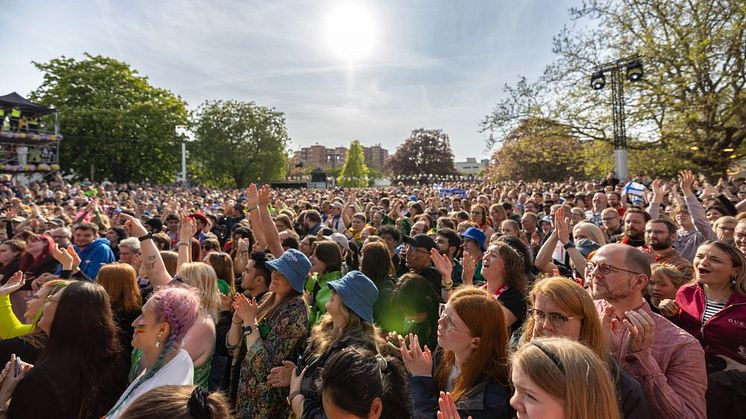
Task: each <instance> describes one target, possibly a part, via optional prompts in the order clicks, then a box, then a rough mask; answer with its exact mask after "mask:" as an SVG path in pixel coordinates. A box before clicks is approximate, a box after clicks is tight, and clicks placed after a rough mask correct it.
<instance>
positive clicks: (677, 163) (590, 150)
mask: <svg viewBox="0 0 746 419" xmlns="http://www.w3.org/2000/svg"><path fill="white" fill-rule="evenodd" d="M629 146H630V148H629V150H628V154H627V160H628V162H629V174H630V176H631V177H635V176H642V175H655V176H661V177H676V174H677V173H678V172H679V171H681V170H684V169H687V168H690V167H693V163H692V162H691V161H689V160H686V159H684V158H681V157H680V156H682V155H683V150H677V149H676V148H674V149H673V150H671V149H670V148H663V147H660V148H656V147H648V146H647V144H639V143H637V142H632V143H630V144H629ZM678 148H681V147H678ZM613 156H614V147H613V146H612V145H611V144H609V143H608V142H604V141H586V142H583V148H582V158H583V162H584V164H583V172H584V174H585V177H587V178H590V179H601V178H603V177H604V176H606V174H607V173H609V171H611V170H613V169H614V157H613ZM652 162H654V164H651V163H652Z"/></svg>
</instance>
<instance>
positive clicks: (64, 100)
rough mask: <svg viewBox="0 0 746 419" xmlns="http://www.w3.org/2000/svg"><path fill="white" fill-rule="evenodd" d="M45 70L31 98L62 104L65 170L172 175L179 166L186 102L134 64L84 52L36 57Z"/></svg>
mask: <svg viewBox="0 0 746 419" xmlns="http://www.w3.org/2000/svg"><path fill="white" fill-rule="evenodd" d="M34 65H35V66H36V68H38V69H39V70H40V71H42V72H43V73H44V79H43V82H42V84H41V86H39V88H38V89H37V90H36V91H34V92H32V95H31V97H32V100H34V101H37V102H39V103H42V104H44V105H47V106H53V107H55V108H57V110H58V111H59V118H60V125H61V127H62V134H63V135H64V140H63V141H62V142H61V143H60V163H61V165H62V168H63V170H72V171H74V172H75V173H77V174H78V175H79V176H86V175H88V173H90V172H91V171H92V170H91V169H95V176H96V178H99V179H100V178H103V177H105V176H106V177H109V178H110V179H112V180H115V181H120V182H121V181H144V180H149V181H152V182H156V183H167V182H172V181H173V180H174V178H175V176H176V172H177V170H178V168H179V159H180V152H179V141H180V140H179V139H178V138H177V135H176V127H177V126H183V125H186V124H187V111H186V104H185V103H184V101H182V100H181V99H180V98H179V97H178V96H176V95H174V94H173V93H171V92H170V91H168V90H166V89H160V88H156V87H153V86H151V85H150V84H149V83H148V79H147V77H143V76H140V75H139V74H138V73H137V71H136V70H133V69H132V68H130V66H129V64H127V63H124V62H121V61H117V60H115V59H113V58H108V57H103V56H99V55H96V56H94V55H90V54H85V58H84V59H82V60H80V61H77V60H75V59H73V58H66V57H64V56H63V57H60V58H55V59H52V60H50V61H49V62H46V63H36V62H35V63H34Z"/></svg>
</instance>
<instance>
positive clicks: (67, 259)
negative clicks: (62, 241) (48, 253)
mask: <svg viewBox="0 0 746 419" xmlns="http://www.w3.org/2000/svg"><path fill="white" fill-rule="evenodd" d="M52 256H53V257H54V260H56V261H57V262H59V263H60V265H62V269H71V268H72V266H73V257H72V256H70V254H69V253H67V249H60V246H59V245H58V244H55V245H54V247H53V248H52Z"/></svg>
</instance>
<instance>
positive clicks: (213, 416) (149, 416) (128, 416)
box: [119, 385, 234, 419]
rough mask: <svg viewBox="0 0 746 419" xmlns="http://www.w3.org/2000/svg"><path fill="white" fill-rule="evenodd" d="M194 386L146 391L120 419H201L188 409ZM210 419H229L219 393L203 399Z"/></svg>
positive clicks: (224, 401) (227, 409)
mask: <svg viewBox="0 0 746 419" xmlns="http://www.w3.org/2000/svg"><path fill="white" fill-rule="evenodd" d="M194 389H195V386H174V385H167V386H160V387H156V388H154V389H152V390H148V391H147V392H146V393H144V394H143V395H142V396H140V397H138V398H137V399H136V400H135V401H134V402H132V404H131V405H129V407H127V409H126V410H125V411H124V412H122V414H121V416H119V417H120V418H121V419H160V418H169V419H201V418H202V417H201V416H200V417H198V416H194V415H192V413H191V410H190V409H189V401H190V399H191V398H192V392H193V391H194ZM205 405H206V406H207V410H208V411H209V414H208V415H207V417H209V418H210V419H231V418H233V417H234V416H233V414H232V413H231V407H230V405H229V404H228V400H226V398H225V396H223V394H222V393H221V392H219V391H216V392H213V393H210V394H209V395H208V396H207V397H206V399H205Z"/></svg>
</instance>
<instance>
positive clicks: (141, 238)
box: [137, 233, 153, 242]
mask: <svg viewBox="0 0 746 419" xmlns="http://www.w3.org/2000/svg"><path fill="white" fill-rule="evenodd" d="M152 238H153V233H148V234H146V235H144V236H140V237H138V238H137V240H138V241H141V242H144V241H145V240H148V239H152Z"/></svg>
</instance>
